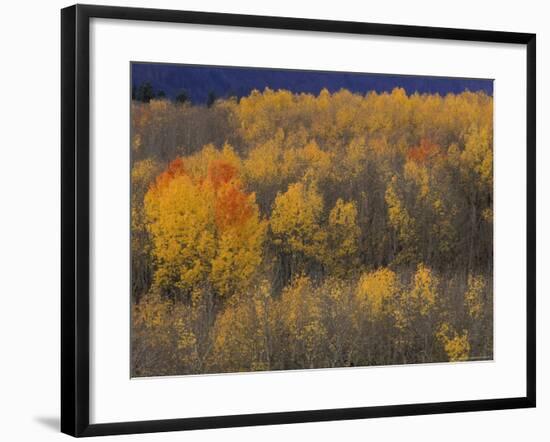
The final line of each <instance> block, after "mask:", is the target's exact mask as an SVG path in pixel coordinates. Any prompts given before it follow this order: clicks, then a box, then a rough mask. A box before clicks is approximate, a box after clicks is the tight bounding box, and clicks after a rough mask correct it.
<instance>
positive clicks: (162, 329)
mask: <svg viewBox="0 0 550 442" xmlns="http://www.w3.org/2000/svg"><path fill="white" fill-rule="evenodd" d="M61 19H62V20H61V23H62V41H61V51H62V66H61V67H62V96H61V100H62V183H61V184H62V324H61V327H62V373H61V376H62V379H61V385H62V391H61V397H62V407H61V409H62V416H61V424H62V431H63V432H65V433H67V434H70V435H73V436H95V435H109V434H125V433H142V432H158V431H173V430H190V429H202V428H219V427H232V426H250V425H265V424H280V423H296V422H312V421H327V420H342V419H359V418H370V417H382V416H403V415H414V414H433V413H447V412H464V411H480V410H495V409H504V408H524V407H534V406H535V396H536V389H535V302H536V300H535V98H536V89H535V88H536V79H535V52H536V43H535V41H536V40H535V35H533V34H520V33H510V32H496V31H481V30H464V29H444V28H426V27H417V26H403V25H389V24H371V23H357V22H337V21H325V20H310V19H304V18H283V17H260V16H243V15H232V14H219V13H207V12H186V11H171V10H155V9H137V8H118V7H105V6H87V5H86V6H83V5H76V6H72V7H69V8H66V9H63V10H62V13H61Z"/></svg>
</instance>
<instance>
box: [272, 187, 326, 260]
mask: <svg viewBox="0 0 550 442" xmlns="http://www.w3.org/2000/svg"><path fill="white" fill-rule="evenodd" d="M323 209H324V203H323V198H322V196H321V195H320V194H319V192H318V191H317V186H316V185H315V184H314V183H304V182H298V183H295V184H291V185H290V186H289V187H288V190H287V191H286V192H285V193H278V194H277V197H276V198H275V203H274V205H273V211H272V214H271V219H270V227H271V231H272V233H273V237H274V240H273V242H274V244H276V245H278V246H280V247H281V249H282V250H284V251H285V252H286V253H290V254H292V253H301V254H303V255H304V256H306V257H308V258H316V257H319V256H322V254H323V248H324V243H325V239H326V232H325V231H324V230H323V229H322V228H321V225H320V222H321V215H322V213H323Z"/></svg>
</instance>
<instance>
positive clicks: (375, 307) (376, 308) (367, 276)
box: [355, 268, 401, 318]
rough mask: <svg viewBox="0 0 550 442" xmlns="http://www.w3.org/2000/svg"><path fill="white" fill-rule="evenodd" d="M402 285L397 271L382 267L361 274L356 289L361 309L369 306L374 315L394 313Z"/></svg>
mask: <svg viewBox="0 0 550 442" xmlns="http://www.w3.org/2000/svg"><path fill="white" fill-rule="evenodd" d="M400 291H401V285H400V282H399V279H398V278H397V275H396V274H395V272H393V271H392V270H390V269H387V268H381V269H378V270H376V271H374V272H370V273H364V274H363V275H361V278H360V279H359V282H358V284H357V289H356V291H355V296H356V298H357V301H358V304H359V306H360V307H361V309H365V308H367V309H368V310H369V312H371V314H372V315H373V316H374V317H377V318H380V317H381V316H382V315H387V314H389V313H392V311H393V309H395V307H396V305H395V301H396V300H397V299H398V296H399V293H400Z"/></svg>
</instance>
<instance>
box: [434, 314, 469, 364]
mask: <svg viewBox="0 0 550 442" xmlns="http://www.w3.org/2000/svg"><path fill="white" fill-rule="evenodd" d="M436 337H437V339H438V340H439V341H440V342H441V343H442V344H443V346H444V348H445V353H446V354H447V356H448V358H449V361H452V362H455V361H467V360H468V357H469V355H470V342H469V341H468V331H467V330H463V332H462V334H458V333H457V332H456V331H455V330H454V329H453V328H452V327H451V326H450V325H449V324H447V323H443V324H441V326H440V327H439V330H438V331H437V333H436Z"/></svg>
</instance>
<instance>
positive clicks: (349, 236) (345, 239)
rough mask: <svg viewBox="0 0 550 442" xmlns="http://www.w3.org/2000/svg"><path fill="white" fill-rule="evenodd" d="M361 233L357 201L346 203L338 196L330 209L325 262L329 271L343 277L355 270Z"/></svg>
mask: <svg viewBox="0 0 550 442" xmlns="http://www.w3.org/2000/svg"><path fill="white" fill-rule="evenodd" d="M360 234H361V231H360V229H359V227H358V226H357V207H356V204H355V202H354V201H350V202H347V203H346V202H344V201H343V200H342V199H341V198H338V200H337V201H336V204H335V205H334V207H333V208H332V210H331V211H330V214H329V218H328V225H327V250H326V254H325V262H326V265H327V267H328V271H329V273H333V274H334V275H337V276H341V277H343V276H346V274H348V273H350V272H353V271H354V269H355V267H356V265H357V251H358V248H359V235H360Z"/></svg>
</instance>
